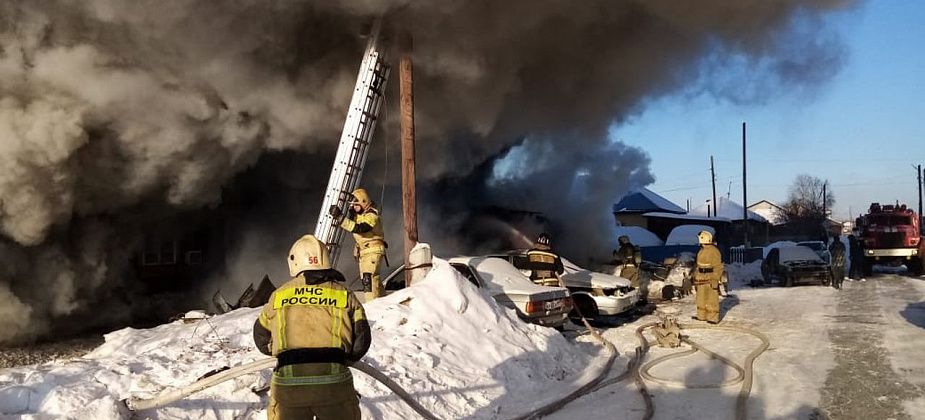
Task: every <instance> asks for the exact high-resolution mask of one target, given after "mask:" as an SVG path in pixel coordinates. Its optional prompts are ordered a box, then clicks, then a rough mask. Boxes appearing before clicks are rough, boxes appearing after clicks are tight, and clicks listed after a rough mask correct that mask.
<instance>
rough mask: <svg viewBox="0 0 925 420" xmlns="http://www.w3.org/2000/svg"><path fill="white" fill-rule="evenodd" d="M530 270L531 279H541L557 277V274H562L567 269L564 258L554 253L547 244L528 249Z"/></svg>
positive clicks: (528, 266) (527, 267) (528, 267)
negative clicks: (563, 262) (563, 261)
mask: <svg viewBox="0 0 925 420" xmlns="http://www.w3.org/2000/svg"><path fill="white" fill-rule="evenodd" d="M525 268H526V269H528V270H531V271H530V280H541V279H549V278H556V274H562V273H563V272H564V271H565V269H564V267H563V266H562V259H561V258H559V256H558V255H556V254H554V253H552V252H551V251H550V250H549V247H547V246H539V245H538V246H536V247H535V248H533V249H531V250H529V251H527V266H526V267H525Z"/></svg>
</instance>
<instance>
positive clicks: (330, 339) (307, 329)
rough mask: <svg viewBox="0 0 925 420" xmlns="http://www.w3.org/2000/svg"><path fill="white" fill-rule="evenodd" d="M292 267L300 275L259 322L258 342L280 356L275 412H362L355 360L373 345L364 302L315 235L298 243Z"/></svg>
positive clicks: (282, 415) (322, 418) (279, 415)
mask: <svg viewBox="0 0 925 420" xmlns="http://www.w3.org/2000/svg"><path fill="white" fill-rule="evenodd" d="M289 274H290V275H291V276H292V279H291V280H289V282H288V283H286V284H284V285H282V286H280V287H279V288H278V289H276V291H274V292H273V294H272V295H271V296H270V300H269V301H268V302H267V304H266V305H265V306H264V307H263V310H262V311H261V312H260V316H259V317H258V318H257V321H256V322H254V343H255V344H256V345H257V349H259V350H260V352H261V353H264V354H267V355H273V356H276V358H277V364H276V368H275V369H274V370H273V375H272V379H271V382H270V401H269V407H268V408H267V418H268V419H270V420H277V419H278V420H286V419H311V418H312V417H313V416H314V418H316V419H318V420H326V419H359V418H360V405H359V404H360V403H359V400H358V399H357V394H356V391H355V390H354V388H353V377H352V375H351V374H350V369H349V368H348V367H347V363H349V362H353V361H357V360H360V359H361V358H362V357H363V355H364V354H366V351H367V350H368V349H369V345H370V341H371V335H370V330H369V322H368V321H367V320H366V316H365V314H364V312H363V306H362V305H361V304H360V302H359V301H358V300H357V298H356V296H354V294H353V292H351V291H349V290H347V288H346V287H345V286H344V276H343V275H342V274H341V273H340V272H338V271H337V270H334V269H332V268H331V261H330V257H329V255H328V250H327V248H326V247H325V245H324V244H323V243H321V241H319V240H318V239H316V238H315V237H314V236H312V235H305V236H303V237H301V238H299V240H297V241H296V242H295V244H293V245H292V249H291V250H290V251H289Z"/></svg>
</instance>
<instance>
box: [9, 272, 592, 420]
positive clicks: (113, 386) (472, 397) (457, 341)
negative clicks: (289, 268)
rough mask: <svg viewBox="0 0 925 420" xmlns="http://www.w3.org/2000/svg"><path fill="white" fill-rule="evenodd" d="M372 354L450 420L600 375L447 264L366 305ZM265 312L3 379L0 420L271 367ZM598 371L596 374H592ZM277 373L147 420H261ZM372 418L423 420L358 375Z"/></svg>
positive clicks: (147, 335)
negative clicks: (261, 342) (256, 341)
mask: <svg viewBox="0 0 925 420" xmlns="http://www.w3.org/2000/svg"><path fill="white" fill-rule="evenodd" d="M366 310H367V316H368V317H369V319H370V323H371V325H372V328H373V345H372V348H371V349H370V352H369V354H367V356H366V358H365V359H364V360H365V361H366V362H367V363H369V364H371V365H373V366H376V367H378V368H379V369H380V370H382V371H383V372H384V373H385V374H386V375H388V376H390V377H391V378H392V379H393V380H395V381H396V382H398V383H400V384H401V385H402V386H403V387H405V388H406V389H407V390H408V391H409V392H410V393H411V394H412V395H414V396H415V398H417V399H418V400H419V401H420V402H421V403H422V404H423V405H424V406H425V407H428V408H429V409H431V410H432V411H433V412H434V413H435V414H437V415H438V416H440V417H442V418H459V417H474V418H493V417H496V416H498V415H501V414H503V416H504V417H508V416H510V415H511V414H515V413H521V412H524V411H526V410H528V409H529V408H531V407H534V406H536V405H539V404H540V403H542V402H546V401H550V400H552V399H555V398H556V397H559V396H561V395H562V394H564V393H565V392H567V391H569V390H572V389H574V388H576V387H577V386H579V385H580V384H579V383H578V382H582V381H584V380H586V379H587V378H586V375H588V374H589V372H590V371H596V369H595V368H596V367H598V366H600V364H601V363H603V361H604V359H606V358H605V357H603V355H601V356H602V357H596V356H597V354H596V352H597V350H596V349H597V347H594V346H576V345H573V344H570V343H569V342H567V341H566V340H565V339H564V338H563V337H562V336H561V335H560V334H559V333H558V332H556V331H554V330H551V329H547V328H543V327H539V326H535V325H531V324H526V323H524V322H523V321H521V320H519V319H518V318H517V316H516V314H515V313H514V312H513V311H512V310H509V309H506V308H502V307H499V306H498V305H497V304H496V303H495V302H494V300H493V299H492V298H491V297H489V296H487V295H486V294H484V293H482V292H481V291H479V290H478V289H476V288H475V286H473V285H471V284H470V283H469V282H468V281H466V280H465V279H462V278H461V277H460V276H459V275H458V274H457V273H456V271H455V270H454V269H453V268H452V267H450V266H449V264H447V263H446V262H445V261H443V260H436V259H435V261H434V269H433V270H432V271H431V273H430V274H428V275H427V277H426V278H425V279H424V280H422V281H421V282H419V283H417V284H415V285H414V286H412V287H410V288H408V289H406V290H402V291H399V292H397V293H395V294H393V295H390V296H388V297H385V298H382V299H379V300H377V301H375V302H371V303H370V304H368V305H366ZM258 311H259V309H239V310H236V311H233V312H231V313H228V314H224V315H220V316H216V317H213V318H210V319H204V320H202V321H199V322H195V323H190V324H184V323H182V322H180V321H178V322H174V323H171V324H165V325H161V326H159V327H156V328H152V329H148V330H135V329H130V328H128V329H123V330H120V331H116V332H114V333H111V334H108V335H107V336H106V343H105V344H103V345H102V346H100V347H99V348H97V349H96V350H94V351H93V352H91V353H90V354H88V355H87V356H85V357H83V358H80V359H73V360H68V361H59V362H52V363H46V364H42V365H38V366H29V367H20V368H13V369H6V370H2V371H0V384H2V385H0V414H7V415H21V416H23V417H25V418H49V417H51V418H74V419H89V418H93V419H112V418H128V417H129V414H130V413H129V412H128V411H127V409H125V408H124V406H123V405H122V404H121V403H120V400H122V399H125V398H128V397H129V396H133V395H137V396H143V397H149V396H155V395H157V394H160V393H162V392H164V391H168V390H171V389H174V388H177V387H180V386H183V385H187V384H190V383H192V382H194V381H196V380H197V379H198V378H200V377H202V376H203V375H205V374H206V373H208V372H210V371H212V370H214V369H216V368H221V367H224V366H237V365H241V364H244V363H248V362H250V361H253V360H257V359H260V358H263V357H265V356H263V355H261V354H260V353H259V352H257V350H256V349H254V346H253V343H252V338H251V328H252V326H253V322H254V319H255V318H256V317H257V313H258ZM589 365H590V367H589ZM268 376H269V371H265V372H262V373H260V374H251V375H246V376H242V377H239V378H237V379H235V380H232V381H228V382H225V383H223V384H221V385H219V386H216V387H214V388H211V389H207V390H205V391H202V392H200V393H198V394H194V395H193V396H191V397H189V398H188V399H186V400H182V401H177V402H174V403H172V404H169V405H168V406H166V407H162V408H160V409H157V410H156V412H154V413H144V415H145V416H149V417H153V418H159V419H174V418H176V419H181V418H182V419H187V418H197V419H258V418H259V419H263V418H265V409H264V408H265V406H266V395H265V394H263V395H258V394H255V393H254V392H253V391H252V389H257V388H260V387H262V386H264V385H265V384H266V383H267V379H268ZM354 378H355V381H356V387H357V390H358V391H359V393H360V394H361V395H362V396H363V398H362V399H361V406H362V410H363V416H364V418H395V419H398V418H414V417H416V415H414V414H413V412H412V411H411V409H410V408H408V407H407V406H406V405H404V403H402V402H401V401H400V400H399V399H398V398H397V397H395V396H394V395H392V394H391V392H390V391H388V390H387V389H386V388H385V387H384V386H381V385H379V384H378V383H376V382H374V381H373V380H372V379H370V378H368V377H366V376H365V375H364V374H362V373H359V372H356V373H355V374H354Z"/></svg>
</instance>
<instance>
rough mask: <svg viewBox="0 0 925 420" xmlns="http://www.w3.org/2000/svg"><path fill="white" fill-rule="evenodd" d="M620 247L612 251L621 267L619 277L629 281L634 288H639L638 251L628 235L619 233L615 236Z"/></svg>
mask: <svg viewBox="0 0 925 420" xmlns="http://www.w3.org/2000/svg"><path fill="white" fill-rule="evenodd" d="M617 242H618V243H619V244H620V248H619V249H617V250H616V251H614V252H613V257H614V259H615V260H616V261H617V264H618V265H619V266H620V267H621V269H620V277H623V278H625V279H627V280H629V281H630V283H631V284H632V285H633V287H635V288H639V262H640V261H639V260H640V258H639V255H638V254H639V253H638V252H636V247H635V246H634V245H633V244H632V242H630V238H629V236H626V235H620V237H619V238H617Z"/></svg>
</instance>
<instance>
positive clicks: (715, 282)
mask: <svg viewBox="0 0 925 420" xmlns="http://www.w3.org/2000/svg"><path fill="white" fill-rule="evenodd" d="M723 269H724V268H723V256H722V255H721V254H720V253H719V248H717V247H716V246H715V245H713V244H703V245H702V246H701V247H700V251H698V252H697V263H696V267H695V268H694V284H707V283H709V284H710V285H712V286H713V287H714V288H715V287H719V282H720V280H721V279H722V278H723Z"/></svg>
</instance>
